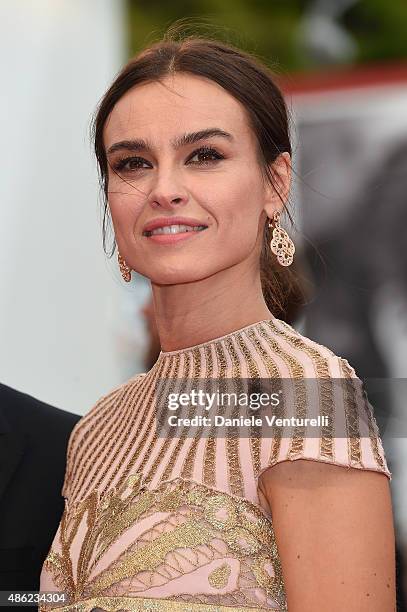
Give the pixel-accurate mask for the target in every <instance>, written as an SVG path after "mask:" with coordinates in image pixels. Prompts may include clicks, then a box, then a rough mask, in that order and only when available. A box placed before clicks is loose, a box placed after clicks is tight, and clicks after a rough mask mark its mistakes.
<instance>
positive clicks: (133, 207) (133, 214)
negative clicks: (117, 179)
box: [109, 193, 141, 241]
mask: <svg viewBox="0 0 407 612" xmlns="http://www.w3.org/2000/svg"><path fill="white" fill-rule="evenodd" d="M109 209H110V214H111V217H112V222H113V227H114V232H115V235H116V239H117V240H118V241H119V240H120V238H122V240H126V239H128V237H129V235H132V233H133V227H134V224H135V222H136V220H137V218H138V216H139V214H140V211H141V204H137V198H135V197H134V195H125V194H122V193H120V194H113V193H110V194H109Z"/></svg>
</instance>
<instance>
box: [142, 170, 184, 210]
mask: <svg viewBox="0 0 407 612" xmlns="http://www.w3.org/2000/svg"><path fill="white" fill-rule="evenodd" d="M187 202H188V195H187V192H186V190H185V188H184V187H182V186H181V185H179V184H178V183H177V182H176V178H175V171H174V169H172V170H167V171H166V172H165V173H164V171H163V172H161V173H160V174H159V175H158V176H157V179H156V181H155V183H154V184H153V186H152V188H151V191H150V193H149V195H148V203H149V204H150V205H151V206H152V208H166V209H171V208H173V206H174V205H175V206H180V205H184V204H186V203H187Z"/></svg>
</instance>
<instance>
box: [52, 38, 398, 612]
mask: <svg viewBox="0 0 407 612" xmlns="http://www.w3.org/2000/svg"><path fill="white" fill-rule="evenodd" d="M94 137H95V150H96V156H97V160H98V164H99V169H100V174H101V178H102V182H103V186H104V192H105V196H106V201H107V203H108V207H109V209H110V212H111V215H112V220H113V226H114V232H115V238H116V241H117V245H118V251H119V264H120V269H121V272H122V275H123V278H124V280H126V281H128V280H129V279H130V275H131V270H136V271H137V272H139V273H140V274H143V275H144V276H146V277H148V278H149V279H150V280H151V284H152V290H153V297H154V305H155V312H156V322H157V327H158V332H159V337H160V344H161V347H162V351H161V353H160V355H159V358H158V360H157V362H156V363H155V365H154V366H153V367H152V368H151V370H150V371H149V372H147V373H146V374H141V375H139V376H136V377H135V378H133V379H131V380H130V381H128V382H127V383H125V384H124V385H122V386H120V387H119V388H117V389H115V390H113V391H112V392H111V393H110V394H108V395H107V396H105V397H103V398H102V399H101V400H100V401H99V402H98V403H97V404H96V406H95V407H94V408H93V409H92V410H91V411H90V412H89V413H88V414H87V415H86V416H85V417H84V418H82V420H81V421H80V423H79V424H78V425H77V426H76V427H75V430H74V432H73V434H72V436H71V438H70V443H69V450H68V467H67V472H66V478H65V483H64V488H63V495H64V497H65V498H66V510H65V513H64V516H63V519H62V521H61V524H60V527H59V529H58V532H57V534H56V536H55V539H54V542H53V545H52V548H51V551H50V553H49V556H48V558H47V560H46V562H45V563H44V566H43V571H42V576H41V590H43V591H49V590H60V591H66V592H67V594H68V595H69V596H70V598H71V599H70V602H71V604H72V606H67V607H66V609H72V610H73V609H75V610H157V611H164V610H165V611H167V610H171V611H184V610H190V611H191V612H192V611H193V612H203V611H205V612H211V611H212V612H215V611H222V612H226V611H229V610H270V609H273V610H287V609H288V610H289V611H290V612H311V611H312V612H315V611H316V610H318V611H319V610H327V611H328V610H329V612H339V611H340V612H343V611H344V610H346V611H347V612H352V611H355V612H356V611H357V612H362V611H369V612H375V611H379V610H380V612H383V611H386V612H387V611H389V612H390V611H391V610H394V607H395V602H394V591H395V588H394V578H395V577H394V535H393V524H392V512H391V501H390V494H389V482H388V481H389V479H390V477H391V476H390V472H389V471H388V468H387V464H386V459H385V456H384V454H383V448H382V445H381V441H380V437H379V434H378V430H377V426H376V422H375V420H374V417H373V415H372V413H371V410H370V405H369V404H368V403H367V400H366V398H365V396H364V394H363V390H361V389H360V387H359V386H358V385H357V384H356V383H357V381H358V379H357V377H356V374H355V372H354V370H353V369H352V367H351V366H350V365H349V364H348V362H347V361H346V360H344V359H342V358H340V357H337V356H336V355H334V354H333V353H332V352H331V351H330V350H329V349H328V348H326V347H324V346H321V345H318V344H316V343H315V342H313V341H312V340H310V339H308V338H306V337H304V336H302V335H301V334H299V333H298V332H296V331H295V330H294V329H293V328H292V327H290V326H289V325H288V324H286V323H284V322H283V321H281V320H280V319H277V318H276V317H275V316H273V313H272V312H271V311H270V309H269V308H268V306H267V304H266V301H265V296H268V298H270V295H277V296H278V287H276V286H274V285H273V282H274V281H273V278H271V279H270V277H269V275H268V274H269V273H268V268H267V265H268V262H269V261H270V257H275V260H276V261H277V262H279V264H280V265H283V266H287V265H289V264H290V263H291V261H292V256H293V245H292V242H291V240H290V238H289V237H288V236H287V235H286V234H285V233H284V232H283V231H282V230H281V229H280V226H279V213H280V212H282V211H283V209H284V206H285V203H286V201H287V198H288V193H289V187H290V170H291V167H290V153H291V147H290V141H289V134H288V122H287V113H286V108H285V105H284V101H283V98H282V96H281V93H280V92H279V90H278V88H277V87H276V85H275V84H274V82H273V79H272V75H271V74H270V72H269V71H268V69H267V68H266V67H265V66H263V65H261V64H260V63H259V62H257V61H256V60H255V59H254V58H253V57H251V56H249V55H247V54H245V53H243V52H241V51H239V50H237V49H235V48H233V47H231V46H228V45H226V44H222V43H219V42H213V41H210V40H207V39H201V38H199V37H195V38H194V37H191V38H189V39H188V38H187V39H185V40H184V41H181V42H175V41H171V40H164V41H162V42H160V43H157V44H154V45H152V46H151V47H149V48H147V49H146V50H145V51H144V52H143V53H141V54H140V55H138V56H137V57H136V58H134V59H133V60H131V61H130V62H129V63H128V64H127V66H125V67H124V69H123V70H122V72H121V73H120V74H119V75H118V77H117V78H116V80H115V81H114V83H113V84H112V86H111V87H110V89H109V90H108V92H107V93H106V94H105V96H104V97H103V99H102V101H101V103H100V106H99V108H98V112H97V115H96V118H95V124H94ZM269 225H270V226H271V227H269ZM185 226H187V227H185ZM168 227H170V228H171V229H168ZM164 228H167V229H164ZM270 241H271V248H272V251H271V250H270ZM286 269H287V268H286ZM276 299H277V298H276ZM276 307H277V304H276ZM244 378H250V379H252V378H255V379H260V378H262V379H272V378H275V379H283V378H285V379H288V380H291V381H294V382H297V383H298V382H299V381H301V380H305V379H313V378H314V379H318V380H320V381H322V392H321V394H320V395H319V396H318V402H319V404H318V410H319V412H321V413H323V414H324V415H325V416H328V417H329V419H328V420H329V424H328V425H324V426H321V430H320V433H319V434H318V437H315V436H314V437H306V435H305V430H304V429H302V428H301V426H300V425H299V426H296V428H295V430H294V434H293V435H292V436H291V437H284V436H282V435H281V432H280V433H278V428H277V427H274V429H273V432H274V433H273V436H270V435H269V436H263V437H259V436H254V435H253V436H249V437H243V434H242V436H241V437H240V438H239V429H238V428H236V427H234V428H232V429H231V430H230V431H231V433H226V434H225V435H224V436H223V437H222V436H219V435H218V436H216V434H214V430H213V429H212V430H211V431H210V435H208V432H207V431H206V433H205V431H204V430H205V427H203V426H202V427H201V428H199V429H198V430H195V431H196V433H195V435H194V436H190V435H188V430H187V429H185V428H183V429H182V431H181V433H180V432H177V434H176V435H169V436H167V437H163V435H162V431H160V430H159V424H158V422H157V421H156V420H155V416H156V413H157V407H158V406H162V405H163V399H165V397H167V396H166V395H165V392H167V391H168V390H169V391H173V390H174V389H177V388H178V387H177V386H176V385H177V384H178V383H177V382H176V381H180V380H181V382H182V385H184V387H185V389H188V390H189V391H190V390H191V385H192V386H193V384H194V382H195V381H198V380H203V381H212V382H216V380H215V381H214V379H218V380H219V381H220V382H222V381H224V382H225V384H226V383H227V381H228V380H237V379H244ZM335 379H340V381H341V384H340V385H339V387H338V388H337V389H336V390H335V391H333V390H332V388H331V386H330V382H332V381H334V380H335ZM160 380H161V381H164V387H163V386H162V385H161V386H160V385H159V381H160ZM215 386H216V385H215ZM220 386H222V385H220ZM295 389H297V387H295ZM167 395H168V394H167ZM304 398H306V396H305V395H304V394H301V392H299V393H297V394H296V395H295V394H294V396H292V402H291V403H290V402H289V401H286V404H285V405H283V406H282V410H281V411H280V412H279V414H280V415H284V414H289V413H290V410H291V408H292V407H293V408H292V409H293V411H294V412H293V413H294V415H296V416H302V417H304V416H307V414H311V412H312V410H313V409H314V408H315V406H311V403H310V402H307V401H306V399H304ZM338 423H342V424H343V426H344V428H345V430H346V436H345V437H341V435H340V433H339V431H340V427H339V425H338ZM337 428H338V429H337ZM73 604H75V605H76V606H77V607H74V606H73ZM58 605H62V604H58Z"/></svg>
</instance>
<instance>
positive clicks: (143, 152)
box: [104, 73, 278, 285]
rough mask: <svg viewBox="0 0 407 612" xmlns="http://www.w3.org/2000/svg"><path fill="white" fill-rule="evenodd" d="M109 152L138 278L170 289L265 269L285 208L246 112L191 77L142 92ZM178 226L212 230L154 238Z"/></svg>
mask: <svg viewBox="0 0 407 612" xmlns="http://www.w3.org/2000/svg"><path fill="white" fill-rule="evenodd" d="M208 130H211V132H212V134H209V133H208V134H207V135H205V134H203V132H205V131H208ZM104 144H105V148H106V152H107V157H108V164H109V177H108V179H109V190H108V200H109V206H110V210H111V215H112V220H113V226H114V230H115V236H116V240H117V244H118V248H119V251H120V253H121V255H122V256H123V257H124V259H125V260H126V262H127V263H128V265H129V266H130V267H131V268H132V269H133V270H136V271H137V272H139V273H140V274H142V275H144V276H146V277H148V278H149V279H151V281H152V282H153V283H157V284H164V285H165V284H178V283H185V282H191V281H196V280H201V279H204V278H207V277H209V276H211V275H213V274H216V273H217V272H220V271H221V270H226V269H227V268H230V267H232V266H235V265H236V264H239V263H241V262H242V261H244V260H247V263H248V265H254V266H255V268H254V269H257V268H258V261H259V256H260V249H261V241H262V232H263V227H264V223H265V220H266V212H265V210H264V208H267V207H268V208H267V212H268V215H269V216H270V217H271V215H272V212H273V210H274V209H276V208H277V206H278V204H277V201H278V200H277V199H276V197H275V193H274V190H272V189H270V188H269V187H268V188H267V187H266V186H265V185H264V183H263V180H262V175H261V169H260V165H259V162H258V160H257V158H256V139H255V136H254V134H253V133H252V131H251V129H250V128H249V124H248V119H247V116H246V114H245V112H244V109H243V107H242V106H241V104H240V103H239V102H238V101H237V100H235V98H233V97H232V96H231V95H230V94H228V93H227V92H226V91H225V90H224V89H223V88H222V87H220V86H219V85H217V84H216V83H214V82H212V81H211V80H209V79H204V78H200V77H197V76H194V75H188V74H182V73H181V74H180V73H178V74H176V75H174V76H171V77H167V78H166V79H165V80H164V81H163V83H159V82H152V83H145V84H142V85H138V86H135V87H134V88H133V89H131V90H130V91H128V92H127V93H126V94H125V95H124V96H123V97H122V98H121V99H120V100H119V101H118V102H117V104H116V105H115V107H114V108H113V111H112V112H111V115H110V117H109V118H108V121H107V122H106V125H105V129H104ZM272 192H273V193H272ZM178 217H182V218H183V220H185V221H184V222H185V223H186V224H188V223H189V224H191V229H192V226H195V227H196V226H205V229H203V230H202V231H195V230H193V231H190V232H187V233H186V232H185V230H183V231H182V232H181V233H179V234H171V235H168V234H167V235H166V234H164V235H163V234H161V235H158V236H157V235H154V234H152V235H150V234H146V233H145V232H146V225H147V224H149V223H151V222H153V221H157V222H158V224H160V223H161V224H162V223H164V222H168V223H171V224H175V225H183V224H184V223H183V220H181V221H179V220H177V218H178ZM161 227H162V225H161ZM147 231H148V229H147ZM150 231H151V230H150ZM158 231H160V230H158ZM161 231H162V230H161Z"/></svg>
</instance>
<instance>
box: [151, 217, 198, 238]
mask: <svg viewBox="0 0 407 612" xmlns="http://www.w3.org/2000/svg"><path fill="white" fill-rule="evenodd" d="M169 225H188V226H190V227H197V226H204V227H205V228H206V227H208V225H207V224H206V223H204V222H203V221H201V220H200V219H193V218H191V217H157V218H156V219H152V220H151V221H149V222H148V223H146V224H145V226H144V227H143V235H144V236H146V235H147V234H146V232H151V231H152V230H155V229H157V228H158V227H168V226H169Z"/></svg>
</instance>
